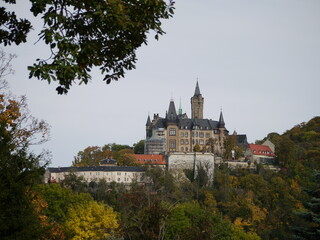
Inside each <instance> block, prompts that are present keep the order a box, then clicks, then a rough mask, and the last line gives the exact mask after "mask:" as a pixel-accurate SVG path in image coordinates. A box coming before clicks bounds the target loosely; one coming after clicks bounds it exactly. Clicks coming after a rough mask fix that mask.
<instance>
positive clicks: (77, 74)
mask: <svg viewBox="0 0 320 240" xmlns="http://www.w3.org/2000/svg"><path fill="white" fill-rule="evenodd" d="M30 1H31V12H32V13H33V14H34V16H41V19H43V29H42V30H41V32H40V34H39V36H40V39H39V40H43V41H44V42H45V43H46V44H47V45H48V46H49V48H50V50H51V56H50V57H49V58H48V59H38V60H37V63H34V64H33V65H32V66H30V67H29V70H30V75H29V77H30V78H32V77H35V78H38V79H41V80H46V81H48V83H50V82H52V81H57V82H58V84H59V86H58V87H57V91H58V93H59V94H63V93H67V92H68V90H69V89H70V87H71V85H72V83H74V82H76V80H77V81H79V83H80V84H81V83H85V84H86V83H88V81H89V80H90V79H91V76H90V74H89V72H90V71H91V69H92V68H93V67H99V68H100V70H101V73H102V74H104V75H105V77H104V80H106V82H107V83H110V82H111V80H118V79H119V78H121V77H123V76H124V74H125V71H127V70H131V69H133V68H135V63H136V60H137V59H136V50H137V48H139V47H140V46H141V45H142V44H147V34H148V33H149V32H150V31H155V34H156V35H155V38H156V39H158V37H159V35H162V34H164V31H163V30H162V28H161V21H160V20H161V19H168V18H170V17H171V16H172V14H173V9H174V7H173V4H174V2H173V1H172V0H170V1H169V2H168V3H167V2H166V1H165V0H148V1H147V0H144V1H136V0H108V1H106V0H96V1H87V0H80V1H79V0H68V1H65V0H44V1H43V0H30ZM5 2H7V3H11V4H15V0H5ZM0 24H1V31H0V43H4V44H5V45H10V44H11V43H15V44H20V43H22V42H26V36H27V34H28V32H29V31H30V29H31V28H32V26H31V23H30V21H28V20H27V19H19V20H18V19H17V17H16V14H15V13H14V12H10V11H6V9H5V8H4V7H1V8H0Z"/></svg>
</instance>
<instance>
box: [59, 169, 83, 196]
mask: <svg viewBox="0 0 320 240" xmlns="http://www.w3.org/2000/svg"><path fill="white" fill-rule="evenodd" d="M61 185H62V186H63V187H66V188H69V189H71V190H72V191H76V192H84V191H85V190H86V189H87V187H88V183H87V182H86V180H85V179H84V177H83V176H79V177H78V176H77V175H76V174H75V173H74V172H70V173H69V174H67V175H65V176H64V179H63V180H62V181H61Z"/></svg>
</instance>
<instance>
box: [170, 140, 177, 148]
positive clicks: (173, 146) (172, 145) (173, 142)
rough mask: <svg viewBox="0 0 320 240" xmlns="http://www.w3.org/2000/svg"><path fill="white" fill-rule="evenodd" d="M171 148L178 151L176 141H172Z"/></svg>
mask: <svg viewBox="0 0 320 240" xmlns="http://www.w3.org/2000/svg"><path fill="white" fill-rule="evenodd" d="M169 147H170V150H175V149H176V140H170V142H169Z"/></svg>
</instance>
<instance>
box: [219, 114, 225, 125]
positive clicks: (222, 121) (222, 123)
mask: <svg viewBox="0 0 320 240" xmlns="http://www.w3.org/2000/svg"><path fill="white" fill-rule="evenodd" d="M224 127H225V123H224V119H223V115H222V110H221V112H220V117H219V122H218V128H224Z"/></svg>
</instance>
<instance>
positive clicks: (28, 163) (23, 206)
mask: <svg viewBox="0 0 320 240" xmlns="http://www.w3.org/2000/svg"><path fill="white" fill-rule="evenodd" d="M2 56H3V55H2ZM2 60H3V59H2ZM9 65H10V64H9ZM9 65H7V66H9ZM4 66H5V65H4ZM4 70H5V71H6V69H4ZM7 70H9V72H10V69H7ZM5 71H4V72H5ZM2 73H3V71H2V70H1V74H2ZM2 76H3V75H2ZM2 80H3V79H0V81H2ZM48 134H49V126H48V124H46V123H45V122H44V121H39V120H37V119H36V118H34V117H33V116H32V115H31V114H30V113H29V111H28V108H27V104H26V98H25V97H20V98H15V97H13V96H11V95H9V94H8V93H6V92H5V91H4V89H1V92H0V189H1V193H0V209H1V211H0V238H1V239H40V238H41V236H43V227H42V225H41V219H40V218H39V216H38V213H37V212H36V210H35V205H34V204H33V202H32V200H33V197H34V192H33V188H34V186H35V185H36V184H37V183H39V182H40V181H41V177H42V176H43V174H44V169H45V166H46V164H47V162H48V159H46V154H45V152H42V153H40V154H35V153H32V152H31V150H30V146H31V145H32V144H41V143H43V142H45V141H47V140H48V137H49V136H48Z"/></svg>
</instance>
